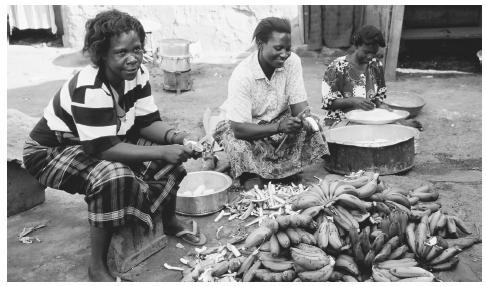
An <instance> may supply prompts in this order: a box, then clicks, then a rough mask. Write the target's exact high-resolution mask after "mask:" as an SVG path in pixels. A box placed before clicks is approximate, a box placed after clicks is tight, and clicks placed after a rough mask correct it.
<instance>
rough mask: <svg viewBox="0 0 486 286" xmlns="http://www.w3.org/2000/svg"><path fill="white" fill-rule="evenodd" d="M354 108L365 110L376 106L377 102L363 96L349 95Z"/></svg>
mask: <svg viewBox="0 0 486 286" xmlns="http://www.w3.org/2000/svg"><path fill="white" fill-rule="evenodd" d="M347 99H348V100H349V101H350V103H351V105H352V106H353V109H363V110H372V109H374V108H375V104H374V103H373V102H371V100H369V99H367V98H363V97H348V98H347Z"/></svg>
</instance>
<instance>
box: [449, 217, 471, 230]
mask: <svg viewBox="0 0 486 286" xmlns="http://www.w3.org/2000/svg"><path fill="white" fill-rule="evenodd" d="M452 218H453V219H454V222H455V223H456V226H457V228H458V229H459V230H460V231H462V232H464V233H465V234H472V232H471V231H469V230H468V229H467V227H466V224H465V223H464V222H463V221H462V220H461V219H460V218H458V217H457V216H452Z"/></svg>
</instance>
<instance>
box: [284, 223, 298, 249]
mask: <svg viewBox="0 0 486 286" xmlns="http://www.w3.org/2000/svg"><path fill="white" fill-rule="evenodd" d="M285 234H287V236H288V237H289V240H290V244H292V245H296V244H299V243H300V235H299V233H298V232H297V231H296V230H295V229H294V228H291V227H289V228H287V229H286V230H285Z"/></svg>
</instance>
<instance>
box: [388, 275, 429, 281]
mask: <svg viewBox="0 0 486 286" xmlns="http://www.w3.org/2000/svg"><path fill="white" fill-rule="evenodd" d="M434 279H435V277H434V276H422V277H410V278H404V279H400V280H398V281H397V282H433V281H434Z"/></svg>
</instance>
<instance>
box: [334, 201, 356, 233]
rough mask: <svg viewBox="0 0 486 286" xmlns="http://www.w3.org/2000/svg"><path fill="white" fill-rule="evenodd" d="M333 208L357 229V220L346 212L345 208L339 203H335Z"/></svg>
mask: <svg viewBox="0 0 486 286" xmlns="http://www.w3.org/2000/svg"><path fill="white" fill-rule="evenodd" d="M335 210H336V211H337V212H339V213H340V214H341V215H342V216H343V217H344V218H345V219H346V220H347V221H348V222H350V223H351V225H352V226H353V227H354V228H355V229H359V222H358V221H357V220H356V219H355V218H354V216H353V215H352V214H351V213H349V212H348V210H346V209H345V208H343V207H342V206H340V205H336V207H335Z"/></svg>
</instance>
